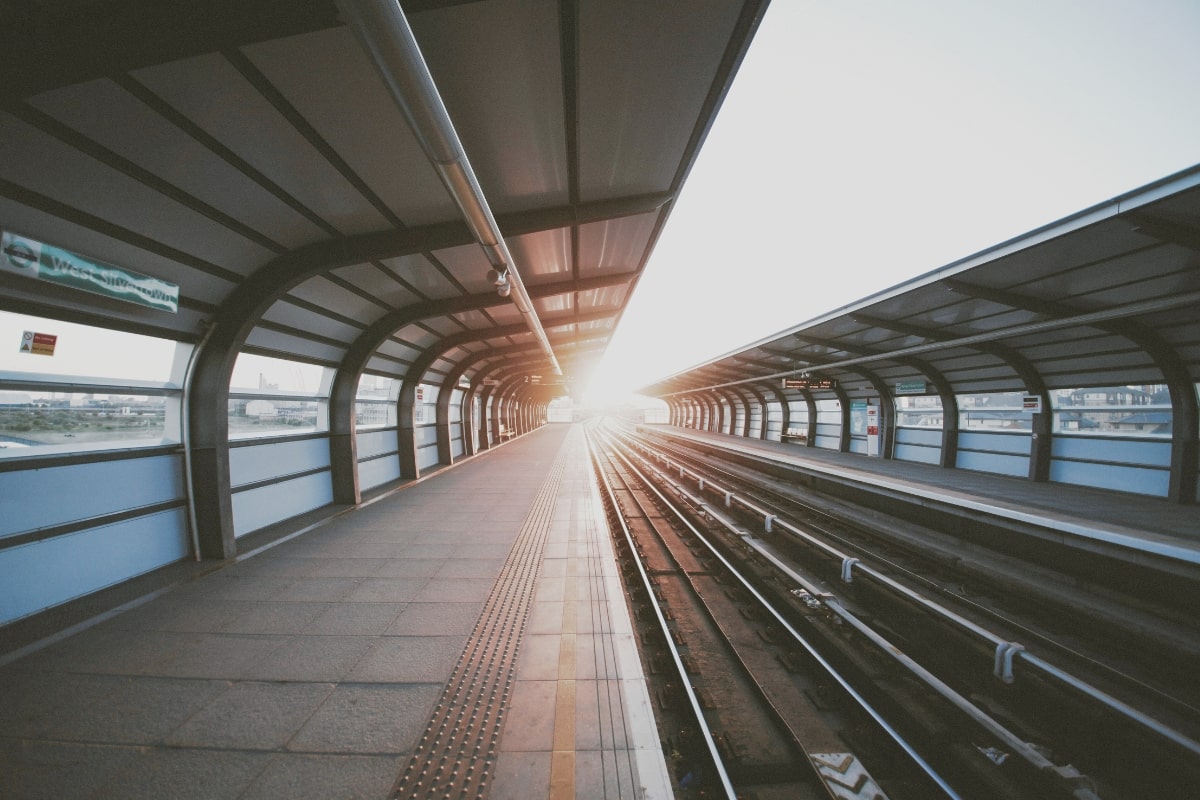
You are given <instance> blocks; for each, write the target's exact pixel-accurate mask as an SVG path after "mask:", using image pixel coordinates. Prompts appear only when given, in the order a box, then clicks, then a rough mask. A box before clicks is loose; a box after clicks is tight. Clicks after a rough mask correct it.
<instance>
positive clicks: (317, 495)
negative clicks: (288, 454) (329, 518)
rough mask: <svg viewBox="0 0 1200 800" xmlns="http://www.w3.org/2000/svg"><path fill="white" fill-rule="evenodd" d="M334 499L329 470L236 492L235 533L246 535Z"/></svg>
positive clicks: (234, 500) (236, 534)
mask: <svg viewBox="0 0 1200 800" xmlns="http://www.w3.org/2000/svg"><path fill="white" fill-rule="evenodd" d="M332 502H333V487H332V485H331V484H330V480H329V472H328V471H326V472H318V473H317V474H315V475H305V476H304V477H302V478H295V479H294V480H290V481H283V482H281V483H273V484H270V485H268V486H260V487H258V488H257V489H249V490H247V491H244V492H235V493H234V495H233V532H234V536H244V535H246V534H247V533H251V532H253V531H256V530H258V529H259V528H265V527H266V526H268V525H272V524H274V523H276V522H280V521H282V520H285V519H288V518H289V517H294V516H296V515H297V514H303V513H304V512H305V511H312V510H313V509H314V508H320V507H321V506H327V505H329V504H330V503H332Z"/></svg>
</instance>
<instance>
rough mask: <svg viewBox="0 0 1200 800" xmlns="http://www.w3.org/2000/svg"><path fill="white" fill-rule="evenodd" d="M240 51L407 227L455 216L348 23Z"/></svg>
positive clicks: (446, 196) (436, 179)
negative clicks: (342, 26) (343, 26)
mask: <svg viewBox="0 0 1200 800" xmlns="http://www.w3.org/2000/svg"><path fill="white" fill-rule="evenodd" d="M244 50H245V52H246V55H247V56H249V58H250V60H251V61H253V62H254V63H255V65H257V66H258V68H259V69H261V70H262V71H263V72H264V73H265V74H266V75H267V77H268V78H270V79H271V82H272V83H273V84H275V86H277V87H278V88H279V89H280V91H281V92H282V93H283V94H284V96H285V97H287V99H288V101H289V102H290V103H291V104H292V105H293V106H295V107H296V109H297V110H299V111H300V113H301V114H302V115H303V116H304V118H305V119H306V120H307V121H308V123H309V124H310V125H312V126H313V127H314V128H315V129H316V130H317V131H318V132H319V133H320V134H321V136H322V138H324V139H325V140H326V141H327V142H329V144H331V145H332V146H333V147H334V149H335V150H337V152H338V154H339V155H340V156H341V157H342V158H343V159H344V160H345V161H346V163H347V164H349V165H350V167H351V169H353V170H354V172H355V174H357V175H358V176H359V177H360V178H362V179H363V181H364V182H365V183H366V184H367V185H368V186H370V187H371V190H372V191H373V192H375V194H376V195H378V196H379V197H380V198H381V199H382V200H383V201H384V202H385V203H386V204H387V206H388V208H390V209H391V210H392V211H393V213H395V214H396V215H397V216H399V217H400V219H401V220H403V221H404V223H405V224H406V225H424V224H428V223H430V222H440V221H443V220H448V219H457V218H458V209H457V207H456V206H455V205H454V201H453V200H451V199H450V195H449V194H448V193H447V192H446V189H445V187H444V186H443V185H442V182H441V180H439V179H438V177H437V173H436V172H435V171H434V169H433V167H432V166H431V165H430V164H429V160H428V159H427V158H426V157H425V154H424V152H422V150H421V147H420V145H419V144H418V143H417V141H416V139H415V137H414V136H413V135H412V132H411V130H410V129H409V127H408V123H407V122H405V120H404V117H403V115H402V114H401V113H400V110H399V109H398V108H397V107H396V103H395V101H394V100H393V99H392V96H391V95H390V94H389V93H388V91H387V89H386V88H385V87H384V85H383V82H382V81H381V80H380V79H379V74H378V73H377V72H376V70H375V67H374V66H373V65H372V64H371V63H370V61H369V60H368V58H367V56H366V53H365V52H364V51H363V48H362V46H361V45H360V44H359V43H358V41H357V40H356V39H355V38H354V35H353V33H351V31H350V29H349V28H334V29H330V30H323V31H317V32H316V33H310V34H305V35H303V36H294V37H291V38H288V39H282V40H278V41H273V42H265V43H263V44H257V45H253V46H251V47H247V48H244Z"/></svg>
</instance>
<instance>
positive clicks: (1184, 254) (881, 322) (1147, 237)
mask: <svg viewBox="0 0 1200 800" xmlns="http://www.w3.org/2000/svg"><path fill="white" fill-rule="evenodd" d="M929 235H931V236H936V235H937V230H936V221H935V220H931V230H930V233H929ZM804 269H805V267H804V265H802V264H797V265H796V267H795V272H794V275H796V276H802V275H803V273H804ZM788 288H789V290H791V291H800V292H802V291H803V290H804V282H803V280H802V279H801V280H797V279H790V280H789V281H788ZM785 379H788V380H789V381H792V382H804V380H805V379H807V380H808V385H807V386H805V387H797V386H795V385H794V383H793V384H792V386H790V387H789V388H788V389H787V393H788V394H789V395H791V396H795V394H796V393H797V392H799V391H801V390H802V389H807V390H808V391H810V392H812V393H813V395H815V396H824V397H830V398H832V397H834V396H837V395H838V394H839V393H840V396H841V397H843V398H854V397H859V398H866V397H872V396H874V397H878V396H881V395H882V396H891V395H894V394H929V395H934V394H941V395H943V397H945V396H947V395H955V394H970V393H987V392H1025V393H1029V394H1042V395H1045V394H1046V393H1047V392H1048V391H1050V390H1054V389H1076V388H1081V387H1101V386H1104V387H1109V386H1140V385H1148V384H1149V385H1163V384H1165V385H1168V386H1169V387H1170V392H1171V397H1172V402H1173V403H1175V404H1176V405H1181V406H1182V407H1183V408H1184V409H1185V411H1187V412H1188V413H1186V414H1184V415H1183V416H1184V419H1185V420H1189V421H1190V422H1189V426H1188V427H1189V428H1190V430H1185V431H1184V435H1185V436H1192V437H1193V438H1194V435H1195V434H1194V430H1195V416H1196V415H1195V408H1196V386H1195V383H1196V382H1197V381H1200V167H1196V168H1193V169H1190V170H1187V171H1184V172H1182V173H1179V174H1177V175H1173V176H1170V177H1167V178H1164V179H1163V180H1161V181H1158V182H1156V183H1154V184H1152V185H1150V186H1146V187H1144V188H1142V189H1138V190H1136V191H1133V192H1129V193H1127V194H1125V195H1122V196H1120V197H1117V198H1115V199H1113V200H1111V201H1108V202H1105V203H1101V204H1099V205H1096V206H1094V207H1092V208H1089V209H1086V210H1084V211H1081V212H1079V213H1078V214H1075V215H1072V216H1071V217H1068V218H1067V219H1064V220H1060V221H1058V222H1054V223H1052V224H1048V225H1046V226H1045V227H1042V228H1040V229H1038V230H1035V231H1032V232H1030V233H1028V234H1026V235H1024V236H1020V237H1017V238H1015V239H1012V240H1010V241H1007V242H1004V243H1001V244H999V245H996V246H995V247H992V248H989V249H987V250H985V251H983V252H980V253H977V254H975V255H972V256H969V257H966V258H963V259H961V260H959V261H957V262H955V263H953V264H949V265H947V266H945V267H942V268H940V269H935V270H933V271H931V272H929V273H927V274H924V275H920V276H918V277H916V278H913V279H912V280H909V281H906V282H904V283H902V284H900V285H898V286H895V287H892V288H890V289H886V290H883V291H879V292H877V293H875V294H872V295H870V296H868V297H866V298H864V299H862V300H860V301H858V302H856V303H853V304H851V305H848V306H845V307H844V308H839V309H837V310H835V311H832V312H830V313H828V314H826V315H824V316H821V317H818V318H817V319H813V320H810V321H808V322H804V323H801V324H798V325H796V326H795V327H792V328H788V329H787V330H784V331H781V332H779V333H777V334H775V335H773V336H769V337H767V338H765V339H763V340H761V341H758V342H753V343H751V344H749V345H746V346H744V347H741V348H739V349H737V350H734V351H732V352H729V353H726V354H724V355H722V356H719V357H717V358H714V359H712V360H711V361H707V362H705V363H703V364H699V365H697V366H695V367H691V368H689V369H686V370H684V371H682V372H679V373H677V374H675V375H672V376H670V377H667V378H665V379H663V380H661V381H658V382H656V383H654V384H651V385H649V386H646V387H643V388H642V389H641V390H640V391H641V392H642V393H644V394H647V395H651V396H658V397H663V398H672V397H675V398H680V397H685V396H689V395H695V393H697V392H710V391H714V392H716V393H718V394H719V393H722V392H726V393H730V392H731V393H746V392H754V393H759V394H760V395H761V394H762V393H764V392H772V393H773V392H782V391H784V383H783V382H784V380H785ZM821 379H828V380H829V381H832V384H831V386H832V388H816V387H818V386H820V385H821V384H820V383H818V381H819V380H821ZM743 396H747V395H745V394H743ZM780 396H782V395H780Z"/></svg>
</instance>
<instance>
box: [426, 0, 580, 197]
mask: <svg viewBox="0 0 1200 800" xmlns="http://www.w3.org/2000/svg"><path fill="white" fill-rule="evenodd" d="M410 22H411V24H412V27H413V33H414V35H415V36H416V38H417V43H418V44H419V45H420V47H421V50H422V52H423V53H424V55H425V59H426V61H427V62H428V63H429V71H430V72H431V73H432V74H433V77H434V80H435V82H436V83H437V85H438V88H439V90H440V91H441V93H442V97H443V100H444V102H445V104H446V108H447V110H448V111H449V113H450V118H451V119H452V120H453V121H454V125H455V127H456V128H457V129H458V133H459V138H460V139H462V142H463V147H464V148H465V149H466V151H467V157H468V158H469V159H470V160H471V164H472V166H473V167H474V168H475V173H476V175H477V176H478V178H479V183H480V186H482V187H483V190H484V194H485V195H486V196H487V198H488V201H489V203H490V204H491V205H492V208H493V210H494V211H495V212H496V213H501V214H502V213H505V212H509V211H515V210H523V209H528V208H537V207H542V206H551V205H562V204H564V203H566V202H567V200H568V197H567V157H566V144H565V140H564V137H563V130H564V127H565V125H564V122H563V99H562V97H563V95H562V85H561V78H560V73H561V70H562V57H561V54H560V52H559V47H558V42H559V32H558V7H557V4H555V3H545V2H536V0H491V2H488V3H472V4H466V5H463V6H461V7H450V8H446V9H441V10H438V11H432V12H428V13H423V14H414V15H412V17H411V18H410ZM514 53H519V54H520V57H519V58H516V57H514V55H513V54H514ZM481 97H482V98H485V99H484V100H482V101H481V100H480V98H481Z"/></svg>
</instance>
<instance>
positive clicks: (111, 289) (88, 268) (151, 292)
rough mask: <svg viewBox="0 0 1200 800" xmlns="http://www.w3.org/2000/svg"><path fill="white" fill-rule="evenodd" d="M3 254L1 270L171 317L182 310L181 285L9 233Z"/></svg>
mask: <svg viewBox="0 0 1200 800" xmlns="http://www.w3.org/2000/svg"><path fill="white" fill-rule="evenodd" d="M0 252H3V257H2V258H0V267H3V268H4V269H6V270H8V271H9V272H16V273H17V274H18V275H25V276H26V277H29V278H37V279H38V280H42V281H49V282H50V283H57V284H59V285H61V286H70V287H71V288H73V289H82V290H83V291H85V292H92V293H93V294H101V295H104V296H105V297H112V298H115V299H117V300H123V301H125V302H126V303H137V304H138V305H141V306H148V307H150V308H157V309H159V310H160V311H170V312H171V313H172V314H175V313H177V312H178V311H179V286H178V285H177V284H174V283H168V282H167V281H162V280H159V279H158V278H151V277H150V276H149V275H142V274H141V273H138V272H133V271H132V270H127V269H122V268H120V267H117V266H114V265H112V264H106V263H104V262H103V261H95V260H93V259H89V258H86V257H84V256H81V255H79V254H78V253H72V252H71V251H69V250H63V249H61V248H59V247H54V246H53V245H49V244H46V243H44V242H39V241H37V240H36V239H28V238H26V237H24V236H17V235H16V234H15V233H9V232H8V231H5V232H4V236H3V239H0Z"/></svg>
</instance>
